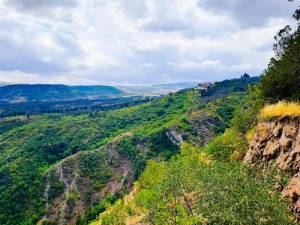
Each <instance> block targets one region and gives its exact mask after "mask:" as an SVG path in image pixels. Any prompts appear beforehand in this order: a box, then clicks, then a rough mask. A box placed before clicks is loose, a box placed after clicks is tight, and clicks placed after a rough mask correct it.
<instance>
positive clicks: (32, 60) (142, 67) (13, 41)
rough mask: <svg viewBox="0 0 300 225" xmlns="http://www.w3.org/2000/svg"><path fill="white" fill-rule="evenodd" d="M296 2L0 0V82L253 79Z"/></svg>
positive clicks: (131, 82)
mask: <svg viewBox="0 0 300 225" xmlns="http://www.w3.org/2000/svg"><path fill="white" fill-rule="evenodd" d="M296 2H297V0H296ZM296 2H294V3H289V2H288V1H287V0H263V1H262V0H251V1H250V0H0V82H10V83H64V84H70V85H76V84H81V85H95V84H106V85H150V84H160V83H176V82H207V81H216V80H223V79H229V78H234V77H239V76H240V75H242V74H243V73H245V72H247V73H249V74H250V75H253V76H254V75H255V76H258V75H261V74H262V72H263V70H264V69H265V68H266V66H267V65H268V62H269V59H270V57H272V55H273V51H272V45H273V42H274V39H273V37H274V35H275V34H276V33H277V31H278V30H279V29H281V28H283V27H284V26H285V25H287V24H291V23H293V20H292V14H293V12H294V11H295V9H296V6H297V3H296ZM298 3H299V2H298Z"/></svg>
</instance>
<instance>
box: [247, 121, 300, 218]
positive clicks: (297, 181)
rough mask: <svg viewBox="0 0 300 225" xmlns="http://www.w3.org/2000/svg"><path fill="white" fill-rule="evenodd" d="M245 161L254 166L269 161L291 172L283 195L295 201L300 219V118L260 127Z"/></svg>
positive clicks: (293, 209) (293, 210)
mask: <svg viewBox="0 0 300 225" xmlns="http://www.w3.org/2000/svg"><path fill="white" fill-rule="evenodd" d="M244 160H245V162H248V163H251V164H255V163H257V162H259V161H265V162H268V163H271V164H275V165H276V166H277V167H278V168H280V169H282V170H285V171H290V172H291V173H292V174H293V177H292V179H291V180H290V181H289V183H288V185H287V186H286V187H284V188H283V190H282V195H283V196H284V197H288V198H290V199H291V200H292V204H291V205H290V209H291V211H292V212H294V213H296V214H297V215H300V170H299V168H300V118H299V117H284V118H275V119H273V120H271V121H267V122H261V123H259V124H258V126H257V129H256V132H255V134H254V137H253V139H252V141H251V142H250V146H249V150H248V152H247V154H246V156H245V159H244ZM297 217H299V216H297ZM299 218H300V217H299ZM299 218H298V219H299Z"/></svg>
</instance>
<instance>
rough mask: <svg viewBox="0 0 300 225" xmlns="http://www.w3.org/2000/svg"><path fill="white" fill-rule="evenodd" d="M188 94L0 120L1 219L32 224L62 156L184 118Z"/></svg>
mask: <svg viewBox="0 0 300 225" xmlns="http://www.w3.org/2000/svg"><path fill="white" fill-rule="evenodd" d="M190 104H191V101H190V100H189V93H181V94H178V95H176V96H169V97H167V98H163V99H159V100H156V101H153V102H151V103H146V104H143V105H139V106H134V107H129V108H124V109H120V110H113V111H100V112H93V113H87V114H80V115H61V114H47V115H37V116H31V117H15V118H7V119H4V120H1V125H0V127H1V131H2V133H1V134H0V143H1V144H0V146H1V147H0V152H1V154H0V223H1V224H32V223H33V222H34V221H36V220H37V219H38V216H39V215H40V214H41V213H42V212H43V209H44V200H43V193H42V192H43V185H44V182H43V179H44V178H43V176H44V174H45V172H46V171H47V170H48V169H49V168H50V167H51V165H54V164H55V163H56V162H58V161H59V160H62V159H64V158H66V157H68V156H70V155H72V154H75V153H76V152H78V151H86V150H93V149H96V148H98V147H100V146H103V145H104V144H106V143H108V142H109V141H110V140H112V139H113V138H114V137H116V136H118V135H120V134H122V133H124V132H126V131H129V130H133V129H135V130H136V131H135V132H136V133H137V134H138V133H139V134H141V135H143V134H144V135H146V134H151V133H153V132H156V131H158V130H161V129H163V127H164V124H167V123H170V122H171V121H172V120H174V119H175V118H178V117H180V116H181V115H182V114H183V113H184V112H186V110H187V109H188V107H189V106H190Z"/></svg>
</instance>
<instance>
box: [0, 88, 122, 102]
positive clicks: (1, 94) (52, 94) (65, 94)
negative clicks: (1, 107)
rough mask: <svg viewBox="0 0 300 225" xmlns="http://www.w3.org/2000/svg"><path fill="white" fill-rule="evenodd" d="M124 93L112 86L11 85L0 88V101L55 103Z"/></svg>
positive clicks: (115, 95)
mask: <svg viewBox="0 0 300 225" xmlns="http://www.w3.org/2000/svg"><path fill="white" fill-rule="evenodd" d="M122 95H124V92H123V91H121V90H119V89H118V88H115V87H112V86H67V85H60V84H59V85H57V84H12V85H4V86H0V101H2V102H10V103H20V102H55V101H68V100H80V99H89V100H94V99H99V98H109V97H118V96H122Z"/></svg>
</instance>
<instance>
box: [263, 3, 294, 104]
mask: <svg viewBox="0 0 300 225" xmlns="http://www.w3.org/2000/svg"><path fill="white" fill-rule="evenodd" d="M294 18H295V19H296V20H297V21H298V27H297V29H296V30H295V31H292V28H291V27H290V26H286V27H285V28H283V29H281V30H280V31H279V32H278V34H277V35H276V37H275V41H276V43H275V44H274V52H275V56H274V57H273V58H272V59H271V61H270V63H269V66H268V68H267V69H266V71H265V72H264V74H263V76H262V80H261V85H260V87H261V90H262V92H263V94H264V96H265V97H266V98H269V99H270V100H272V101H278V100H281V99H291V100H299V99H300V8H299V9H297V10H296V12H295V14H294Z"/></svg>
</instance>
